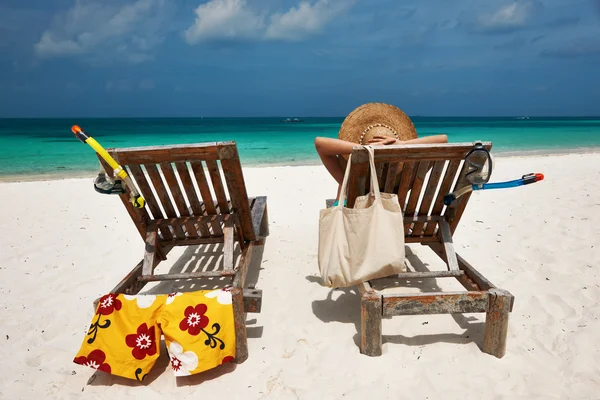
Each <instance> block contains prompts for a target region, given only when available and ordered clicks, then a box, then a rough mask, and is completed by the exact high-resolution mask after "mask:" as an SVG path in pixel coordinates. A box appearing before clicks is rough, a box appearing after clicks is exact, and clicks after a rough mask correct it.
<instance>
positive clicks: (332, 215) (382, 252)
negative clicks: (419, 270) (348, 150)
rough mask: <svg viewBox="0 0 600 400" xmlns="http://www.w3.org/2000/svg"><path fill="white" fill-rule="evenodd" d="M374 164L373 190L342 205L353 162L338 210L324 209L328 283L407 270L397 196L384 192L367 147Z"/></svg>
mask: <svg viewBox="0 0 600 400" xmlns="http://www.w3.org/2000/svg"><path fill="white" fill-rule="evenodd" d="M365 147H366V148H367V150H368V152H369V162H370V165H371V192H370V193H369V194H367V195H364V196H360V197H357V199H356V202H355V205H354V208H346V207H344V203H345V200H346V189H347V185H348V177H349V176H350V159H349V160H348V164H347V167H346V173H345V174H344V181H343V183H342V189H341V192H340V199H339V203H338V205H337V206H334V207H331V208H328V209H324V210H321V212H320V219H319V271H320V272H321V277H322V278H323V282H324V284H325V285H327V286H329V287H347V286H352V285H354V284H357V283H360V282H364V281H367V280H370V279H376V278H382V277H386V276H390V275H395V274H398V273H401V272H406V265H405V264H404V258H405V253H404V221H403V216H402V209H401V208H400V205H399V204H398V196H397V195H395V194H388V193H380V192H379V183H378V182H377V175H376V171H375V161H374V154H373V148H372V147H371V146H365Z"/></svg>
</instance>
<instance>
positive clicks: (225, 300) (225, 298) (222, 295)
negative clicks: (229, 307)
mask: <svg viewBox="0 0 600 400" xmlns="http://www.w3.org/2000/svg"><path fill="white" fill-rule="evenodd" d="M230 290H231V289H230V288H224V289H218V290H213V291H212V292H208V293H206V294H205V295H204V296H205V297H208V298H209V299H212V298H213V297H216V298H217V301H218V302H219V304H231V291H230Z"/></svg>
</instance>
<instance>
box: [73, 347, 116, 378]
mask: <svg viewBox="0 0 600 400" xmlns="http://www.w3.org/2000/svg"><path fill="white" fill-rule="evenodd" d="M105 360H106V354H104V352H103V351H102V350H94V351H92V352H91V353H90V354H88V356H87V357H86V356H81V357H75V359H74V360H73V362H74V363H75V364H81V365H85V366H86V367H90V368H94V369H97V370H100V371H104V372H108V373H109V374H110V365H108V364H107V363H105V362H104V361H105Z"/></svg>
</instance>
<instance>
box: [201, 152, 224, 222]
mask: <svg viewBox="0 0 600 400" xmlns="http://www.w3.org/2000/svg"><path fill="white" fill-rule="evenodd" d="M206 166H207V167H208V173H209V175H210V181H211V182H212V187H213V189H214V191H215V195H216V196H217V203H218V204H219V211H220V212H221V213H228V212H229V207H228V206H227V196H226V195H225V189H224V188H223V182H222V181H221V172H220V171H219V165H218V164H217V162H216V161H214V160H208V161H206Z"/></svg>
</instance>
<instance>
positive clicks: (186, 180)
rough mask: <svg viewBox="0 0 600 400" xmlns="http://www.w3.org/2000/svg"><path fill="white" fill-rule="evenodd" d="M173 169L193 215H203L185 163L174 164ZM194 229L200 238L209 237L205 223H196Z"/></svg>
mask: <svg viewBox="0 0 600 400" xmlns="http://www.w3.org/2000/svg"><path fill="white" fill-rule="evenodd" d="M175 168H176V169H177V174H178V175H179V179H181V183H182V190H183V191H184V192H185V194H186V196H187V198H188V201H189V202H190V207H191V209H192V213H193V215H196V216H198V215H203V214H204V213H203V211H202V205H201V202H200V200H199V199H198V193H196V189H195V188H194V184H193V182H192V178H191V176H190V171H189V170H188V168H187V164H186V163H185V162H176V163H175ZM195 228H196V229H197V230H199V231H200V236H201V237H209V236H210V231H209V229H208V226H207V225H206V223H204V222H202V223H197V224H196V225H195Z"/></svg>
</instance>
